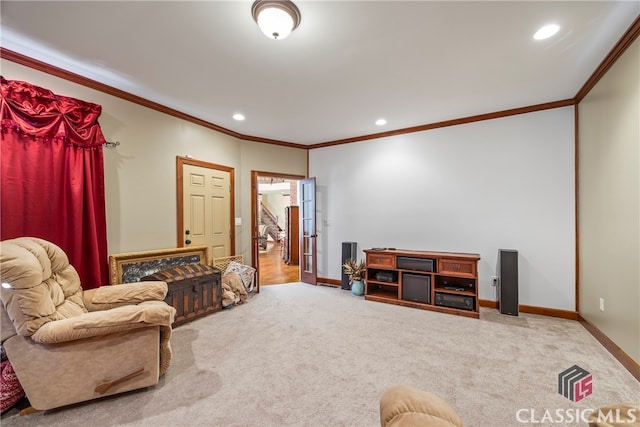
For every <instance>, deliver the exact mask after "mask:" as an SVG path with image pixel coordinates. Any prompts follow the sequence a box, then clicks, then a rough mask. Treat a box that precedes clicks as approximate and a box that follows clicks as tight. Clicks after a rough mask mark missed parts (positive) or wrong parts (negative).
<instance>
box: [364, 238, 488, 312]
mask: <svg viewBox="0 0 640 427" xmlns="http://www.w3.org/2000/svg"><path fill="white" fill-rule="evenodd" d="M364 253H365V254H366V257H367V258H366V263H367V276H366V280H365V292H364V295H365V299H367V300H371V301H378V302H386V303H389V304H397V305H404V306H407V307H414V308H421V309H424V310H433V311H440V312H443V313H450V314H457V315H460V316H467V317H473V318H476V319H477V318H479V317H480V312H479V307H478V261H479V260H480V255H478V254H468V253H457V252H427V251H413V250H402V249H389V248H373V249H365V250H364Z"/></svg>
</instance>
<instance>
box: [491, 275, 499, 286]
mask: <svg viewBox="0 0 640 427" xmlns="http://www.w3.org/2000/svg"><path fill="white" fill-rule="evenodd" d="M498 283H500V278H499V277H498V276H491V286H498Z"/></svg>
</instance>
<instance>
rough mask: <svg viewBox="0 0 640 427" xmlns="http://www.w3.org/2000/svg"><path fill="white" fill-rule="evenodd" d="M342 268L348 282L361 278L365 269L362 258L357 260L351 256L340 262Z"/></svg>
mask: <svg viewBox="0 0 640 427" xmlns="http://www.w3.org/2000/svg"><path fill="white" fill-rule="evenodd" d="M342 268H343V269H344V274H346V275H347V276H349V284H351V283H353V282H355V281H359V280H362V279H363V278H364V274H365V272H366V271H367V266H366V265H365V262H364V260H360V261H357V260H356V259H353V258H348V259H347V260H346V261H345V262H344V264H342Z"/></svg>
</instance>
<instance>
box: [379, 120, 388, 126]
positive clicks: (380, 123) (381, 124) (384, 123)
mask: <svg viewBox="0 0 640 427" xmlns="http://www.w3.org/2000/svg"><path fill="white" fill-rule="evenodd" d="M386 124H387V121H386V120H385V119H378V120H376V125H378V126H384V125H386Z"/></svg>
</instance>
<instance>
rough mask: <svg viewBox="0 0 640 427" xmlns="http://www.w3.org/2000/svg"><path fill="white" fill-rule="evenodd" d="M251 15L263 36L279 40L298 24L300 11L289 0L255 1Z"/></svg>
mask: <svg viewBox="0 0 640 427" xmlns="http://www.w3.org/2000/svg"><path fill="white" fill-rule="evenodd" d="M251 15H253V19H254V21H256V23H257V24H258V27H260V30H261V31H262V32H263V33H264V35H265V36H267V37H269V38H270V39H274V40H281V39H284V38H285V37H287V36H288V35H289V34H291V31H293V30H295V29H296V28H297V27H298V25H299V24H300V11H299V10H298V8H297V7H296V5H295V4H293V2H292V1H290V0H280V1H277V0H256V1H255V2H254V3H253V6H251Z"/></svg>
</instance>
